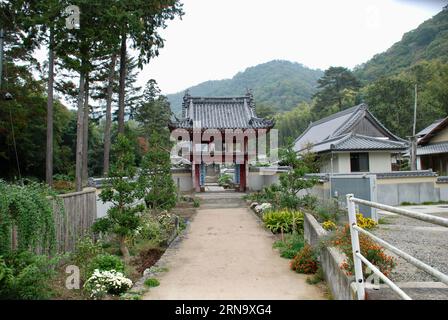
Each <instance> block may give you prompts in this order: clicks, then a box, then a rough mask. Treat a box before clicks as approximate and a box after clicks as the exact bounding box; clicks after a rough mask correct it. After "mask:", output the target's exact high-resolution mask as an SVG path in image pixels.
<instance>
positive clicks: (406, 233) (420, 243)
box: [373, 206, 448, 282]
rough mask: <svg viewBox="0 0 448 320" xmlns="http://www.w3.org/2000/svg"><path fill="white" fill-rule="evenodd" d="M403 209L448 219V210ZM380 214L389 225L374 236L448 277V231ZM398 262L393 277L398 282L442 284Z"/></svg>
mask: <svg viewBox="0 0 448 320" xmlns="http://www.w3.org/2000/svg"><path fill="white" fill-rule="evenodd" d="M403 208H405V209H409V210H413V211H419V212H424V213H428V214H432V215H437V216H440V217H444V218H448V210H447V209H446V208H444V207H443V206H442V207H441V206H406V207H403ZM379 214H380V217H382V218H383V219H384V220H385V222H386V224H380V225H379V228H377V229H375V231H374V232H373V233H374V234H376V235H378V236H379V237H381V238H382V239H384V240H386V241H387V242H389V243H391V244H393V245H394V246H396V247H398V248H399V249H401V250H403V251H405V252H406V253H408V254H410V255H412V256H414V257H416V258H417V259H420V260H421V261H423V262H425V263H427V264H429V265H430V266H432V267H434V268H436V269H438V270H439V271H441V272H443V273H445V274H448V228H445V227H441V226H437V225H433V224H430V223H426V222H423V221H419V220H416V219H410V218H407V217H403V216H399V215H391V214H390V213H384V212H379ZM391 255H393V256H395V255H394V254H391ZM395 257H396V256H395ZM396 258H397V267H396V268H395V270H394V271H393V272H392V275H391V277H392V279H393V280H394V281H400V282H407V281H438V280H437V279H434V278H433V277H432V276H430V275H429V274H427V273H426V272H424V271H421V270H419V269H417V268H416V267H414V266H413V265H411V264H410V263H408V262H406V261H404V260H403V259H401V258H398V257H396Z"/></svg>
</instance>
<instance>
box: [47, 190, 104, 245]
mask: <svg viewBox="0 0 448 320" xmlns="http://www.w3.org/2000/svg"><path fill="white" fill-rule="evenodd" d="M58 197H59V198H61V199H62V204H63V205H64V213H63V214H60V210H59V209H60V208H59V205H60V204H61V201H53V208H54V216H55V227H56V246H57V252H59V253H63V252H70V251H73V250H74V249H75V245H76V242H77V241H78V239H79V238H81V237H83V236H84V235H86V234H88V233H89V232H90V227H91V226H92V224H93V223H94V221H95V219H96V217H97V215H96V189H95V188H85V189H84V190H83V191H80V192H73V193H67V194H63V195H59V196H58Z"/></svg>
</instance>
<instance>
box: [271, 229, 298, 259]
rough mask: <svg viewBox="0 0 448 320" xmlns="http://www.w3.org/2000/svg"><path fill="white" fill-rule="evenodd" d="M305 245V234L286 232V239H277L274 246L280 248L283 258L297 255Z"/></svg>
mask: <svg viewBox="0 0 448 320" xmlns="http://www.w3.org/2000/svg"><path fill="white" fill-rule="evenodd" d="M304 245H305V240H304V238H303V235H301V234H299V233H295V234H286V235H285V240H284V241H282V240H278V241H275V242H274V244H273V246H272V247H273V248H274V249H278V250H279V252H280V256H281V257H282V258H286V259H292V258H294V257H295V255H296V254H297V252H298V251H299V250H300V249H302V248H303V246H304Z"/></svg>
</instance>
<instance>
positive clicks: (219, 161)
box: [169, 92, 274, 192]
mask: <svg viewBox="0 0 448 320" xmlns="http://www.w3.org/2000/svg"><path fill="white" fill-rule="evenodd" d="M273 126H274V121H272V120H268V119H264V118H259V117H258V116H257V114H256V112H255V102H254V99H253V96H252V94H251V93H250V92H248V93H247V94H246V95H244V96H235V97H193V96H190V95H189V94H188V93H186V94H185V96H184V98H183V103H182V115H181V118H180V119H175V120H174V121H172V122H171V123H170V124H169V128H170V131H171V133H172V136H174V137H175V139H176V138H178V141H179V143H178V145H179V146H180V148H182V149H183V155H182V157H183V158H184V159H186V160H188V161H189V163H190V164H191V178H192V180H193V188H194V190H195V191H204V186H205V182H206V175H207V172H208V168H210V167H216V166H217V165H218V166H220V165H233V167H234V181H235V184H236V190H238V191H243V192H244V191H246V188H247V185H248V183H247V179H248V170H249V160H250V159H251V158H252V156H256V154H257V151H258V148H259V142H258V141H259V139H261V138H262V137H266V135H267V134H268V132H269V130H270V129H271V128H272V127H273ZM251 146H255V149H253V148H251Z"/></svg>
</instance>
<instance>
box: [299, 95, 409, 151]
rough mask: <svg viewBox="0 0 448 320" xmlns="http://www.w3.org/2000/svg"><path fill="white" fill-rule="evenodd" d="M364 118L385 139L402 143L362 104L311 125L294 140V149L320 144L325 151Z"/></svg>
mask: <svg viewBox="0 0 448 320" xmlns="http://www.w3.org/2000/svg"><path fill="white" fill-rule="evenodd" d="M364 117H367V118H368V119H370V121H371V122H372V123H373V124H374V125H375V126H376V127H377V128H378V129H379V130H380V131H382V132H383V133H384V135H385V137H389V138H390V139H392V140H395V141H401V142H403V140H402V139H400V138H399V137H397V136H395V135H394V134H393V133H392V132H390V131H389V130H388V129H387V128H386V127H385V126H384V125H383V124H382V123H381V122H380V121H379V120H378V119H377V118H375V117H374V116H373V114H371V113H370V112H369V110H368V107H367V105H366V104H364V103H362V104H360V105H357V106H354V107H351V108H349V109H346V110H343V111H341V112H338V113H335V114H332V115H330V116H328V117H325V118H323V119H320V120H319V121H316V122H313V123H311V124H310V125H309V126H308V128H307V129H306V130H305V132H303V133H302V134H301V135H300V136H299V137H298V138H297V139H296V141H295V143H294V149H295V150H296V151H298V152H299V151H302V150H303V149H304V148H305V146H306V145H307V144H308V143H311V144H314V145H318V144H321V146H320V149H322V150H320V151H324V150H327V149H326V147H325V146H324V145H327V146H330V145H331V144H332V141H334V139H337V140H339V139H341V138H343V137H345V135H347V134H349V133H350V132H351V130H353V128H354V126H355V125H356V124H357V123H359V121H360V120H361V119H362V118H364ZM320 151H317V152H320Z"/></svg>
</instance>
